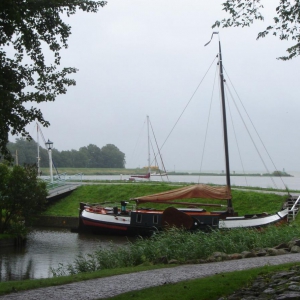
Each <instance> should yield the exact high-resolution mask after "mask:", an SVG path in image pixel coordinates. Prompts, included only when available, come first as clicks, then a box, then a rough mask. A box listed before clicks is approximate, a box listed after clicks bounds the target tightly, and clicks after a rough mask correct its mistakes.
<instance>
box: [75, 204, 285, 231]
mask: <svg viewBox="0 0 300 300" xmlns="http://www.w3.org/2000/svg"><path fill="white" fill-rule="evenodd" d="M287 215H288V209H284V210H282V211H280V212H277V213H276V214H272V215H268V214H265V213H263V214H259V215H247V216H242V217H237V216H228V215H226V212H218V213H210V212H206V211H205V210H199V209H195V210H193V209H187V210H184V209H176V208H174V207H169V208H167V209H165V210H163V211H162V210H136V211H126V212H123V213H122V212H120V211H118V213H112V212H111V211H106V210H105V209H102V210H100V211H99V212H94V211H91V210H90V209H89V208H87V209H83V210H82V211H81V214H80V223H81V229H83V230H89V231H93V232H99V233H107V234H117V235H151V234H152V233H153V232H155V231H160V230H163V229H164V228H167V227H172V226H175V227H178V228H185V229H187V230H192V231H193V230H203V231H209V230H211V229H234V228H260V227H264V226H267V225H270V224H277V223H278V224H279V223H283V222H287Z"/></svg>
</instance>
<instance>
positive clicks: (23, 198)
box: [0, 164, 47, 234]
mask: <svg viewBox="0 0 300 300" xmlns="http://www.w3.org/2000/svg"><path fill="white" fill-rule="evenodd" d="M46 196H47V190H46V183H45V182H43V181H41V180H39V179H38V178H37V170H36V167H35V166H29V165H28V166H25V167H20V166H15V167H13V168H12V169H10V168H8V166H7V165H5V164H0V233H3V232H5V231H8V232H10V233H17V234H22V233H23V232H24V226H25V225H24V224H25V223H27V222H28V223H29V222H30V221H31V220H32V218H33V217H34V216H35V215H36V214H37V213H39V212H40V211H42V210H43V209H44V206H45V203H46Z"/></svg>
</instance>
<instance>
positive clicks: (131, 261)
mask: <svg viewBox="0 0 300 300" xmlns="http://www.w3.org/2000/svg"><path fill="white" fill-rule="evenodd" d="M299 236H300V228H299V227H298V226H293V225H284V226H280V227H276V226H269V227H267V228H264V229H263V230H257V229H243V228H240V229H232V230H229V231H222V230H213V231H211V232H209V233H206V232H202V231H198V232H195V233H191V232H188V231H184V230H181V229H176V228H172V229H170V230H168V231H164V232H159V233H157V234H154V235H153V236H152V237H150V238H139V239H138V240H137V241H135V242H134V243H131V242H128V244H127V245H126V246H123V247H117V246H115V245H114V244H111V247H110V249H107V248H106V249H104V248H99V249H97V250H96V251H95V252H94V253H90V254H88V255H85V256H81V255H80V256H78V257H77V258H76V259H75V261H74V262H73V263H70V264H67V265H64V264H59V266H58V267H57V268H56V269H55V268H51V272H52V274H53V276H65V275H73V274H78V273H82V272H93V271H96V270H104V269H113V268H122V267H132V266H138V265H141V264H144V265H145V264H146V265H147V264H149V265H152V264H156V263H162V261H163V260H166V261H170V260H171V259H174V260H176V261H178V262H180V263H184V262H187V261H189V260H196V259H206V258H208V257H209V256H210V254H212V253H213V252H224V253H227V254H230V253H239V252H242V251H250V250H252V249H254V248H264V247H274V246H276V245H278V244H279V243H284V242H285V243H287V242H288V241H290V240H291V239H293V238H295V237H299Z"/></svg>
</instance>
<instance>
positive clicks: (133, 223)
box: [80, 32, 300, 235]
mask: <svg viewBox="0 0 300 300" xmlns="http://www.w3.org/2000/svg"><path fill="white" fill-rule="evenodd" d="M214 34H217V33H216V32H214V33H213V35H214ZM213 35H212V37H213ZM207 44H209V43H207ZM207 44H206V45H207ZM218 60H219V62H218V64H219V76H220V90H221V107H222V109H221V110H222V116H223V124H222V125H223V137H224V152H225V167H226V185H225V186H209V185H204V184H196V185H190V186H186V187H182V188H179V189H174V190H169V191H166V192H162V193H158V194H153V195H146V196H140V197H133V198H131V199H130V201H132V202H133V203H134V204H135V205H133V206H130V204H129V201H120V203H119V204H118V205H115V204H113V205H109V204H108V203H105V204H96V205H90V204H87V203H81V205H80V224H81V225H80V226H81V228H84V229H89V230H93V231H102V232H103V231H104V232H107V233H118V234H125V235H128V234H149V233H150V232H152V231H156V230H163V229H164V228H168V227H170V226H176V227H180V228H185V229H186V230H204V231H207V230H211V229H231V228H240V227H243V228H250V227H262V226H266V225H269V224H275V223H282V222H287V221H288V219H287V216H288V213H289V209H288V206H287V202H285V203H283V204H282V206H281V210H280V211H278V212H276V213H275V214H268V213H265V212H261V213H255V214H248V215H244V216H238V213H237V212H236V211H235V210H234V206H233V199H232V194H231V183H230V166H229V147H228V134H227V121H226V105H225V92H224V75H223V61H222V53H221V42H220V41H219V54H218ZM148 159H149V161H150V158H148ZM148 171H149V172H148V174H149V176H150V170H148ZM290 198H293V196H289V198H288V199H287V200H286V201H288V200H289V199H290ZM299 198H300V196H299V197H298V200H299ZM185 199H196V200H194V202H193V203H190V202H188V203H187V202H184V201H183V200H185ZM199 199H202V200H201V201H199ZM203 199H209V200H221V201H220V202H223V204H217V203H216V204H214V203H203V202H202V201H203ZM204 201H205V200H204ZM145 203H148V204H149V203H159V204H166V205H167V207H166V208H165V209H153V208H141V207H140V206H141V204H143V205H144V204H145ZM175 205H176V206H178V205H181V206H182V208H178V207H175ZM204 207H217V208H218V209H220V208H221V210H216V211H207V210H206V209H205V208H204Z"/></svg>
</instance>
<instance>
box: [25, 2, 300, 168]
mask: <svg viewBox="0 0 300 300" xmlns="http://www.w3.org/2000/svg"><path fill="white" fill-rule="evenodd" d="M263 2H264V5H265V9H264V15H265V22H258V23H256V24H255V25H254V26H253V27H251V28H244V29H240V28H239V29H236V28H229V29H218V31H219V32H220V39H221V43H222V52H223V61H224V67H225V69H226V71H227V73H228V75H229V77H230V80H231V81H232V82H233V84H234V88H235V89H236V90H237V92H238V94H239V96H240V98H241V99H242V101H243V104H244V106H245V107H246V108H247V112H248V114H249V115H250V117H251V119H252V122H253V123H254V124H255V126H256V129H257V131H258V132H259V134H260V137H261V139H262V140H263V142H264V144H265V147H266V148H267V150H268V151H269V154H270V156H271V157H272V160H273V162H274V163H275V165H276V167H277V169H278V170H282V169H283V168H284V169H285V170H286V171H287V172H289V171H300V155H299V150H300V141H299V128H300V126H299V125H300V116H299V111H300V110H299V107H300V97H299V81H300V80H299V78H300V76H299V70H300V58H297V59H294V60H292V61H289V62H282V61H278V60H276V57H278V56H282V55H285V49H286V48H287V47H288V46H290V45H292V42H282V41H279V40H278V39H277V38H274V37H272V36H270V37H268V38H265V39H262V40H259V41H257V40H256V36H257V33H258V32H259V31H260V30H263V29H265V27H266V26H267V25H270V23H272V16H273V15H274V12H275V5H276V2H278V1H263ZM272 2H273V4H272ZM221 3H222V1H198V0H186V1H174V0H172V1H171V0H164V1H157V0H151V1H150V0H148V1H139V0H130V1H129V0H113V1H109V2H108V5H107V6H105V7H104V8H103V9H100V11H99V13H98V14H92V13H81V12H78V13H77V14H76V15H75V16H72V17H71V18H67V22H68V23H69V24H70V25H71V26H72V36H71V37H70V39H69V48H68V49H67V50H64V51H63V53H62V56H63V59H62V65H63V66H66V67H76V68H78V69H79V72H78V73H77V74H75V75H73V78H74V79H75V80H76V82H77V85H76V86H75V87H70V88H69V90H68V92H67V94H66V95H61V96H59V97H58V98H57V100H56V101H55V102H54V103H44V104H42V105H40V108H41V109H42V111H43V113H44V117H45V119H46V120H48V121H50V123H51V126H50V127H48V128H44V129H42V130H43V133H44V136H45V138H46V139H48V138H49V139H50V140H51V141H53V142H54V147H55V148H56V149H58V150H59V151H61V150H71V149H76V150H78V149H79V148H80V147H82V146H87V145H88V144H95V145H97V146H98V147H100V148H101V147H103V146H105V145H106V144H114V145H116V146H117V147H118V148H119V149H120V151H122V152H124V153H125V155H126V167H127V168H135V167H143V166H146V165H147V142H146V136H147V132H146V127H145V126H144V123H145V120H146V116H147V115H149V116H150V120H151V123H152V126H153V129H154V132H155V135H156V139H157V142H158V144H159V145H162V144H163V143H164V141H165V139H166V137H167V136H168V134H169V133H170V131H171V129H172V127H173V126H174V124H175V122H176V120H177V119H178V117H179V115H180V114H181V113H182V111H183V109H184V107H185V106H186V104H187V103H188V101H189V100H190V98H191V96H192V95H193V93H194V91H195V90H196V88H197V86H198V84H199V83H200V81H201V79H202V78H203V76H204V74H205V73H206V71H207V70H208V68H209V66H210V64H211V63H212V62H213V60H214V58H215V57H216V55H217V53H218V38H217V37H215V38H214V39H213V40H212V42H211V43H210V44H209V45H208V46H207V47H204V44H205V43H206V42H208V41H209V39H210V37H211V34H212V31H213V30H212V28H211V26H212V24H213V23H214V21H215V20H218V19H221V18H222V17H224V13H223V12H222V9H221ZM265 3H267V4H265ZM270 3H271V4H270ZM274 3H275V4H274ZM215 70H216V61H215V63H214V64H213V66H212V68H211V70H210V72H209V74H208V75H207V77H206V78H205V80H204V82H203V84H201V86H200V88H199V90H198V91H197V93H196V95H195V96H194V98H193V99H192V101H191V102H190V105H189V106H188V108H187V109H186V111H185V113H184V114H183V116H182V118H181V120H180V121H179V123H178V125H177V126H176V128H175V129H174V131H173V133H172V134H171V136H170V138H169V139H168V141H167V142H166V143H165V145H164V147H163V149H162V151H161V152H162V157H163V160H164V163H165V166H166V168H167V170H173V169H175V170H199V169H200V166H201V158H202V153H203V147H204V146H203V145H204V140H205V139H204V138H205V132H206V124H207V118H208V111H209V107H210V104H209V103H210V99H211V95H212V89H213V83H214V74H215ZM226 80H227V82H228V81H229V79H228V77H226ZM217 84H218V82H217V81H216V85H217ZM214 95H215V96H216V97H215V98H216V101H219V91H218V89H216V91H215V92H214ZM214 101H215V100H214ZM216 103H218V102H216ZM231 107H233V106H231ZM212 108H217V109H216V116H215V115H214V112H213V111H212V113H211V116H210V122H209V127H208V131H207V132H208V137H207V139H206V146H205V148H204V149H205V150H204V155H203V163H202V170H203V171H206V170H209V171H215V170H217V171H219V170H222V169H224V155H223V146H222V145H223V144H222V143H223V141H222V135H221V133H220V129H219V127H220V123H221V119H220V116H219V113H220V108H219V104H215V102H213V104H212ZM212 110H213V109H212ZM233 115H234V114H233ZM228 118H229V120H228V123H230V124H231V120H230V117H228ZM143 126H144V129H145V130H144V131H143V133H142V128H143ZM229 127H231V125H229ZM242 127H243V126H242V123H238V125H236V127H235V132H236V135H237V136H239V138H240V139H241V144H239V147H240V152H241V156H242V160H243V163H244V168H245V169H246V171H253V170H265V169H264V165H263V164H262V163H261V161H260V159H259V156H258V155H257V154H256V153H255V152H256V151H255V147H254V146H252V145H251V144H250V143H248V142H246V135H247V132H246V131H244V129H243V128H242ZM27 129H28V130H29V132H30V133H31V134H32V135H33V137H34V138H35V131H34V130H35V129H34V124H31V125H30V126H28V127H27ZM229 130H231V129H230V128H229ZM229 135H230V137H229V141H230V151H231V156H230V164H231V170H237V171H238V170H241V169H242V166H241V163H240V160H239V155H238V152H237V150H236V149H237V147H236V142H235V138H234V136H233V135H232V133H229ZM142 137H143V138H142ZM257 147H258V148H259V149H260V146H257ZM261 155H262V156H263V157H264V155H265V154H261ZM265 164H266V165H267V166H268V168H269V170H270V171H274V167H273V166H272V165H270V164H269V162H268V160H266V162H265Z"/></svg>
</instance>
